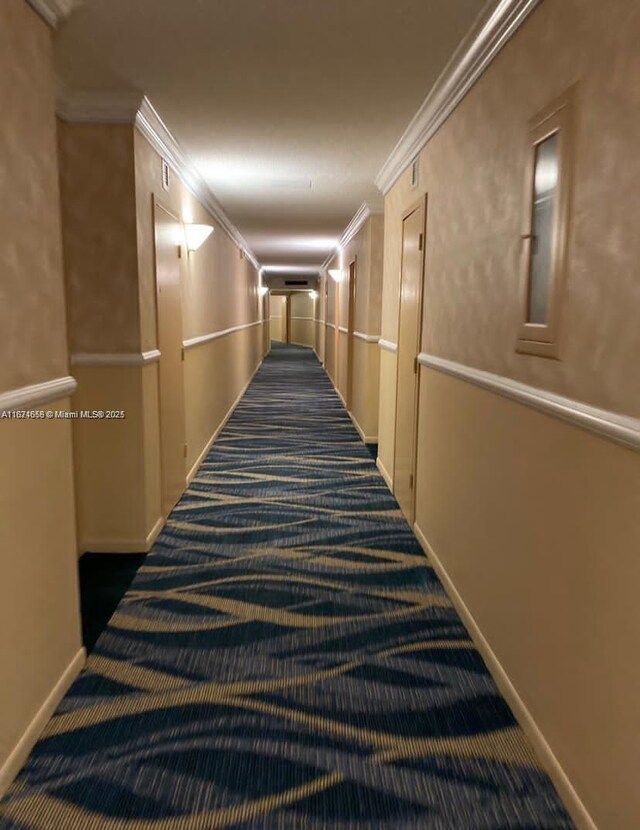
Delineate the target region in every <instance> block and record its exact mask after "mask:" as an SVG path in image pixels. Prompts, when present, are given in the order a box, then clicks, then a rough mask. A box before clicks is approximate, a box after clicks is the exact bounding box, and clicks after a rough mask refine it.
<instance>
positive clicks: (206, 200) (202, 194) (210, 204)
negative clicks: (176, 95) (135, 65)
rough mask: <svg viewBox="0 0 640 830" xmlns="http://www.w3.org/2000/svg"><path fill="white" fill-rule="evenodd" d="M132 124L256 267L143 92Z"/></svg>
mask: <svg viewBox="0 0 640 830" xmlns="http://www.w3.org/2000/svg"><path fill="white" fill-rule="evenodd" d="M135 125H136V127H137V128H138V130H139V131H140V132H141V133H142V135H144V137H145V138H146V139H147V141H148V142H149V143H150V144H151V146H152V147H153V148H154V149H155V150H156V151H157V152H158V153H159V154H160V155H161V156H162V157H163V158H164V159H165V161H166V162H167V164H168V165H169V166H170V167H171V168H172V169H173V171H174V172H175V173H176V174H177V175H178V176H179V177H180V178H181V179H182V181H183V182H184V184H185V185H186V186H187V188H188V189H189V190H190V191H191V192H192V193H193V195H194V196H195V197H196V198H197V199H199V201H201V202H202V204H203V205H204V206H205V207H206V208H207V210H208V211H209V212H210V213H211V215H212V216H213V217H214V219H215V220H216V221H217V222H218V224H219V225H220V226H221V227H222V228H223V230H224V231H225V232H226V233H227V235H228V236H229V237H230V238H231V239H232V240H233V242H235V244H236V245H237V246H238V248H239V249H240V250H241V251H243V252H244V254H245V256H246V258H247V259H248V260H249V261H250V262H251V264H252V265H253V267H254V268H256V269H258V270H259V269H260V264H259V262H258V260H257V259H256V257H255V256H254V254H253V251H252V250H251V249H250V248H249V245H248V244H247V241H246V239H245V238H244V237H243V236H242V234H241V233H240V231H239V230H238V228H236V226H235V225H234V224H233V222H232V221H231V220H230V219H229V217H228V216H227V214H226V213H225V212H224V209H223V207H222V205H221V204H220V202H219V201H218V200H217V199H216V197H215V196H214V195H213V193H212V192H211V190H210V189H209V186H208V185H207V184H206V182H205V180H204V179H203V178H202V176H201V175H200V173H199V171H198V170H197V169H196V167H195V166H194V164H193V163H192V162H191V160H190V159H189V158H188V157H187V155H186V154H185V153H184V152H183V150H182V148H181V147H180V145H179V144H178V142H177V141H176V139H175V138H174V137H173V135H172V133H171V132H170V130H169V128H168V127H167V125H166V124H165V123H164V121H163V120H162V118H161V117H160V115H159V114H158V111H157V110H156V109H155V108H154V106H153V104H152V103H151V101H149V99H148V98H147V97H146V96H144V97H143V99H142V102H141V104H140V108H139V109H138V111H137V113H136V117H135Z"/></svg>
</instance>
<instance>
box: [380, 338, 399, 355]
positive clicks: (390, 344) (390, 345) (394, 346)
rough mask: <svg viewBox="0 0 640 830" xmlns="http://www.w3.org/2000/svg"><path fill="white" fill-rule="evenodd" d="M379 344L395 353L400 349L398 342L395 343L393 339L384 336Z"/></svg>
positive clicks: (385, 349) (387, 350)
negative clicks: (386, 338)
mask: <svg viewBox="0 0 640 830" xmlns="http://www.w3.org/2000/svg"><path fill="white" fill-rule="evenodd" d="M378 346H380V348H381V349H384V351H385V352H393V354H395V353H396V352H397V351H398V344H397V343H393V342H392V341H391V340H385V339H384V338H382V337H381V338H380V339H379V340H378Z"/></svg>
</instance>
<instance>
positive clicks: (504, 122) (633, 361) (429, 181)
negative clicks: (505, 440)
mask: <svg viewBox="0 0 640 830" xmlns="http://www.w3.org/2000/svg"><path fill="white" fill-rule="evenodd" d="M639 37H640V8H639V7H638V5H637V4H634V3H629V2H627V0H613V2H610V3H607V4H602V3H600V2H598V0H547V2H545V3H543V4H541V5H540V7H539V8H538V9H537V10H536V11H535V12H534V13H533V14H532V15H531V17H530V18H529V19H528V20H527V22H526V23H525V25H524V26H523V27H522V28H521V29H520V30H519V31H518V32H517V33H516V35H515V36H514V38H513V39H512V40H511V41H510V42H509V43H508V44H507V46H506V47H505V48H504V50H503V51H502V52H501V53H500V54H499V55H498V57H497V58H496V59H495V61H494V62H493V64H492V65H491V66H490V67H489V69H488V70H487V71H486V72H485V74H484V75H483V76H482V77H481V78H480V80H479V81H478V82H477V83H476V85H475V86H474V87H473V89H472V91H471V92H470V93H469V94H468V95H467V96H466V98H465V99H464V100H463V102H462V103H461V104H460V106H459V107H458V108H457V109H456V110H455V112H454V113H453V114H452V116H451V117H450V118H449V119H448V120H447V121H446V123H445V124H444V126H443V127H442V128H441V129H440V130H439V132H438V133H437V134H436V135H435V137H434V138H433V139H432V140H431V141H430V142H429V143H428V145H427V146H426V147H425V149H424V150H423V151H422V153H421V154H420V186H419V189H418V190H412V189H411V188H410V171H407V172H405V173H404V174H403V176H402V178H401V179H400V180H399V181H398V183H397V184H396V185H395V186H394V187H393V189H392V190H391V191H390V192H389V194H388V195H387V198H386V204H385V213H386V230H385V235H386V246H385V248H386V249H385V266H384V267H385V283H386V284H385V298H384V300H385V302H384V313H385V319H384V322H383V331H384V334H383V336H384V337H386V338H388V339H391V340H395V335H396V329H397V302H398V300H397V296H398V295H397V277H398V274H399V269H400V241H401V240H400V233H401V214H402V211H403V210H404V209H406V208H407V207H408V206H409V205H410V204H411V203H412V202H413V201H415V200H416V199H417V198H418V197H419V196H420V195H421V193H424V192H428V194H429V207H428V216H427V246H426V272H425V273H426V276H425V294H424V296H425V306H424V308H425V313H424V330H423V342H422V348H423V350H424V351H427V352H430V353H433V354H436V355H439V356H442V357H445V358H449V359H451V360H456V361H459V362H460V363H464V364H467V365H470V366H474V367H477V368H480V369H484V370H487V371H490V372H495V373H496V374H499V375H506V376H507V377H511V378H515V379H517V380H519V381H522V382H524V383H528V384H531V385H533V386H537V387H540V388H543V389H549V390H551V391H553V392H557V393H559V394H562V395H566V396H568V397H570V398H574V399H576V400H579V401H584V402H586V403H590V404H593V405H595V406H600V407H603V408H605V409H611V410H613V411H615V412H620V413H624V414H631V415H636V416H637V415H639V414H640V373H639V372H638V371H637V365H638V361H639V360H640V326H639V325H638V324H637V316H638V315H637V309H638V308H639V307H640V280H638V265H637V263H638V258H639V256H640V241H639V240H640V236H638V232H637V229H638V227H640V201H639V200H638V198H637V193H638V190H639V189H640V158H639V156H638V152H637V148H638V146H640V118H638V111H639V109H640V85H638V83H637V78H638V77H639V76H640V52H639V51H638V48H637V44H638V38H639ZM576 82H577V83H578V88H577V98H576V118H575V131H576V140H575V152H574V186H573V194H572V195H573V200H572V201H573V205H572V210H571V219H570V236H569V250H568V270H567V279H566V285H565V289H566V290H565V293H564V297H563V302H562V317H561V332H560V337H561V341H560V343H561V346H560V360H548V359H544V358H540V357H534V356H529V355H522V354H517V353H516V352H515V338H516V328H517V324H518V320H519V313H520V305H519V297H520V295H519V290H520V269H519V256H520V250H521V242H520V238H519V235H520V232H521V227H522V214H523V184H524V175H525V165H526V160H527V157H528V152H529V150H528V141H527V134H528V120H529V119H530V118H532V117H533V116H534V115H535V114H536V113H537V112H538V111H539V110H540V109H542V107H544V106H545V105H546V104H548V103H549V102H551V101H552V100H553V99H554V98H555V97H557V96H558V95H559V94H560V93H562V92H563V91H564V90H566V89H567V88H568V87H569V86H571V85H572V84H574V83H576Z"/></svg>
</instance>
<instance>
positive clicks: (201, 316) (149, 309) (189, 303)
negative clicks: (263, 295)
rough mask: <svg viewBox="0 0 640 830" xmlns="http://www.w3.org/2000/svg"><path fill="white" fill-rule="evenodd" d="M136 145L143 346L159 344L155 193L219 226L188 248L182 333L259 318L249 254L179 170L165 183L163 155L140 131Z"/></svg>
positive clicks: (174, 208) (180, 211) (179, 212)
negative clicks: (195, 247)
mask: <svg viewBox="0 0 640 830" xmlns="http://www.w3.org/2000/svg"><path fill="white" fill-rule="evenodd" d="M134 147H135V181H136V184H135V187H136V207H137V223H138V268H139V276H140V318H141V330H142V349H143V350H146V349H153V348H155V347H156V316H155V314H156V311H155V307H156V306H155V302H156V301H155V296H156V294H155V292H156V289H155V270H154V269H155V265H154V250H155V243H154V228H153V213H152V201H153V194H156V197H157V198H158V200H159V201H160V203H161V204H162V205H163V206H164V207H166V208H167V209H168V210H169V211H170V212H171V213H173V214H174V215H175V216H176V217H177V218H178V219H179V220H183V221H191V222H197V223H203V224H208V225H213V226H214V227H215V231H214V233H213V235H212V236H210V237H209V239H208V240H207V241H206V242H205V243H204V245H203V246H202V247H201V248H200V249H199V250H198V251H195V252H193V253H191V254H189V255H186V251H185V252H184V256H183V260H182V264H183V272H182V275H183V280H182V286H183V291H182V318H183V338H184V339H185V340H187V339H189V338H192V337H199V336H201V335H205V334H211V333H212V332H216V331H222V330H224V329H227V328H231V327H233V326H239V325H242V324H244V323H251V322H254V321H255V320H259V319H260V301H259V295H258V290H257V289H258V285H259V280H258V272H257V271H256V269H255V268H254V267H253V265H252V264H251V262H250V260H248V259H246V258H244V257H241V256H240V251H239V249H238V247H237V246H236V244H235V243H234V242H233V241H232V240H231V239H230V237H229V236H228V235H227V234H226V232H225V231H224V230H223V229H222V228H221V227H220V225H219V223H218V222H217V221H216V220H215V219H214V218H213V217H212V216H211V214H210V213H209V212H208V211H207V209H206V208H205V207H204V206H203V205H201V204H200V202H199V201H198V200H197V199H196V197H195V196H194V195H193V194H192V193H191V192H190V191H189V190H188V189H187V187H186V186H185V185H184V184H183V182H182V181H181V180H180V179H179V178H178V177H177V176H176V175H175V174H172V176H171V180H170V181H171V183H170V187H169V190H168V191H165V190H163V189H162V178H161V175H162V163H161V158H160V156H159V155H158V153H157V152H156V151H155V149H154V148H153V147H152V146H151V145H150V144H149V142H148V141H147V139H146V138H145V137H144V136H143V135H142V134H141V133H139V132H138V131H135V136H134ZM180 241H183V240H181V239H177V240H176V244H177V243H178V242H180Z"/></svg>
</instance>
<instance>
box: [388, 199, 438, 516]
mask: <svg viewBox="0 0 640 830" xmlns="http://www.w3.org/2000/svg"><path fill="white" fill-rule="evenodd" d="M428 202H429V194H428V193H425V194H424V196H421V197H420V198H419V199H417V200H416V201H415V202H413V203H412V205H411V206H410V207H409V208H407V209H406V210H405V211H404V212H403V213H402V217H401V219H400V229H401V231H400V239H401V240H403V239H404V223H405V220H407V219H408V218H409V217H410V216H411V214H412V213H415V211H416V210H419V209H420V208H421V207H422V208H423V216H422V226H421V231H420V232H421V234H422V251H421V254H422V256H421V257H420V280H419V287H418V354H420V347H421V345H422V325H423V322H424V281H425V263H426V254H427V206H428ZM403 248H404V246H403V245H401V255H400V281H399V283H398V323H397V329H396V330H397V332H398V352H397V358H396V407H395V413H394V419H393V489H394V494H395V489H396V459H397V443H396V436H397V434H398V400H399V398H398V391H399V389H398V387H399V379H400V373H399V372H398V364H399V362H400V320H401V314H402V278H403V265H404V252H403ZM415 360H416V371H415V376H416V381H415V384H416V385H415V389H416V397H415V403H414V412H413V458H412V459H411V475H412V476H413V487H412V490H411V512H410V515H411V522H410V524H412V523H413V522H415V519H416V489H417V487H416V485H417V481H416V479H417V475H416V469H417V465H418V422H419V415H420V365H419V363H418V355H416V356H415Z"/></svg>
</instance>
